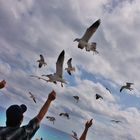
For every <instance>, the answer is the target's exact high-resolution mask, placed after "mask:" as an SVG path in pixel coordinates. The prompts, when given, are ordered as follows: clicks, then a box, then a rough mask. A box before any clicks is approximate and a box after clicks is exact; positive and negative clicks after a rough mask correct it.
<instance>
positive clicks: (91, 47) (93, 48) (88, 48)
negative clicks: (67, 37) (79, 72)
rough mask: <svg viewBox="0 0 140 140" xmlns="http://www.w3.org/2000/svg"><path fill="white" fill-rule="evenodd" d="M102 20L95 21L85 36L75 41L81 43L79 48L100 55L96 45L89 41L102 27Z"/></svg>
mask: <svg viewBox="0 0 140 140" xmlns="http://www.w3.org/2000/svg"><path fill="white" fill-rule="evenodd" d="M100 22H101V20H100V19H98V20H97V21H95V22H94V23H93V24H92V25H91V26H90V27H89V28H88V29H87V30H86V32H85V33H84V35H83V36H82V38H80V39H79V38H76V39H75V40H74V41H77V42H79V44H78V48H80V49H83V48H84V47H85V49H86V51H93V52H95V53H99V52H98V51H97V50H96V43H95V42H92V43H88V41H89V39H90V38H91V36H92V35H93V34H94V33H95V31H96V30H97V28H98V27H99V25H100Z"/></svg>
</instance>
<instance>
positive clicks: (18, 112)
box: [6, 104, 27, 127]
mask: <svg viewBox="0 0 140 140" xmlns="http://www.w3.org/2000/svg"><path fill="white" fill-rule="evenodd" d="M26 110H27V107H26V105H24V104H22V105H20V106H19V105H11V106H10V107H9V108H8V109H7V110H6V126H9V127H15V126H20V125H21V123H22V120H23V113H24V112H25V111H26Z"/></svg>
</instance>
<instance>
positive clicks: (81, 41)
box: [29, 19, 134, 140]
mask: <svg viewBox="0 0 140 140" xmlns="http://www.w3.org/2000/svg"><path fill="white" fill-rule="evenodd" d="M100 23H101V20H100V19H98V20H97V21H95V22H94V23H93V24H92V25H91V26H90V27H89V28H87V30H86V32H85V33H84V35H83V36H82V37H81V38H76V39H75V40H74V41H77V42H78V48H79V49H84V48H85V50H86V51H88V52H90V51H92V52H93V54H94V53H95V54H98V53H99V52H98V51H97V48H96V45H97V43H96V42H91V43H89V40H90V38H91V37H92V35H93V34H94V33H95V32H96V30H97V29H98V27H99V25H100ZM64 59H65V51H64V50H62V51H61V53H60V54H59V56H58V58H57V61H56V71H55V72H54V73H52V74H43V75H41V76H36V75H30V76H31V77H34V78H37V79H40V80H44V81H46V82H52V83H54V84H57V83H58V82H60V83H61V87H63V84H67V83H68V82H67V81H66V80H65V79H64V78H63V65H64ZM37 62H38V63H39V65H38V67H39V68H41V67H42V66H46V65H47V63H46V61H45V59H44V57H43V55H42V54H40V59H39V60H37ZM64 70H66V71H67V73H68V74H69V75H72V72H75V67H73V66H72V58H69V59H68V61H67V67H66V68H65V69H64ZM43 77H47V78H48V79H45V78H43ZM133 84H134V83H128V82H127V83H126V85H123V86H122V87H121V88H120V92H122V90H124V89H128V90H130V91H131V90H133V88H132V87H131V86H132V85H133ZM106 90H108V92H109V93H110V94H111V90H110V89H109V88H107V87H106ZM29 94H30V98H32V99H33V101H34V102H35V103H36V99H35V96H34V95H33V94H32V93H31V92H29ZM72 97H73V99H74V100H75V101H76V103H78V102H79V99H80V97H79V96H77V95H75V96H72ZM95 99H96V100H99V99H101V100H103V97H102V96H101V95H100V94H95ZM59 116H63V117H65V118H67V119H70V117H69V114H68V113H66V112H65V113H64V112H63V113H60V114H59ZM46 119H48V120H49V121H51V122H53V124H54V122H55V121H56V118H55V117H53V116H46ZM111 122H115V123H120V122H121V121H119V120H111ZM72 137H73V138H74V139H76V140H78V137H77V133H76V132H74V131H72Z"/></svg>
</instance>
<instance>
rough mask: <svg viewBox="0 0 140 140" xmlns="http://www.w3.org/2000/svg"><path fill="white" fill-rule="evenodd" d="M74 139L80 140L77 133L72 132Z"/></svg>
mask: <svg viewBox="0 0 140 140" xmlns="http://www.w3.org/2000/svg"><path fill="white" fill-rule="evenodd" d="M72 133H73V134H72V137H73V138H74V139H76V140H78V136H77V133H76V132H74V131H72Z"/></svg>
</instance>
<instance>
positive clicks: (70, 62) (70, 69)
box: [65, 58, 75, 75]
mask: <svg viewBox="0 0 140 140" xmlns="http://www.w3.org/2000/svg"><path fill="white" fill-rule="evenodd" d="M67 65H68V67H67V68H65V70H67V72H68V74H69V75H71V72H72V71H75V67H73V66H72V58H70V59H69V60H68V61H67Z"/></svg>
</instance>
